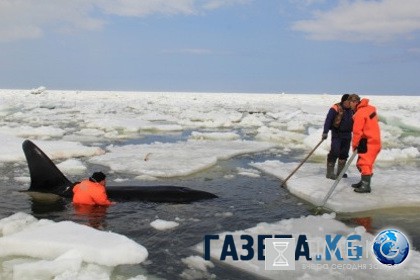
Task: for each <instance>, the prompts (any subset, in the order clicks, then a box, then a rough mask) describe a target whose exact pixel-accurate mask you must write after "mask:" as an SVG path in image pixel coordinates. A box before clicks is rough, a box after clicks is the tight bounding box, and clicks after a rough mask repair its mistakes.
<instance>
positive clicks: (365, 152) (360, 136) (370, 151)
mask: <svg viewBox="0 0 420 280" xmlns="http://www.w3.org/2000/svg"><path fill="white" fill-rule="evenodd" d="M348 101H349V102H350V106H351V108H352V110H354V111H355V113H354V116H353V120H354V125H353V141H352V147H353V150H356V149H357V154H358V156H359V157H358V159H357V163H356V166H357V168H358V169H359V171H360V173H361V180H360V182H359V183H356V184H353V185H351V186H352V187H353V188H354V191H355V192H358V193H370V191H371V189H370V181H371V178H372V175H373V164H374V162H375V160H376V157H377V156H378V154H379V152H380V151H381V147H382V144H381V132H380V128H379V120H378V114H377V113H376V108H375V107H374V106H372V105H369V99H366V98H363V99H360V97H359V96H358V95H357V94H352V95H350V96H349V99H348Z"/></svg>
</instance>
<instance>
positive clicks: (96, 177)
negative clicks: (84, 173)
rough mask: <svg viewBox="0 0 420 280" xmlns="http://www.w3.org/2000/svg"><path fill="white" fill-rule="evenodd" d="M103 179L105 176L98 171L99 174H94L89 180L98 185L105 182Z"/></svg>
mask: <svg viewBox="0 0 420 280" xmlns="http://www.w3.org/2000/svg"><path fill="white" fill-rule="evenodd" d="M105 178H106V176H105V174H104V173H102V172H100V171H99V172H94V173H93V174H92V176H91V177H90V178H89V180H91V181H93V182H97V183H99V182H101V181H103V180H105Z"/></svg>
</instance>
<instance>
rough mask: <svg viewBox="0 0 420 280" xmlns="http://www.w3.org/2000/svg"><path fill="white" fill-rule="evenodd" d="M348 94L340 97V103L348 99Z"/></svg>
mask: <svg viewBox="0 0 420 280" xmlns="http://www.w3.org/2000/svg"><path fill="white" fill-rule="evenodd" d="M349 96H350V94H347V93H346V94H343V96H341V102H344V101H346V100H347V99H348V98H349Z"/></svg>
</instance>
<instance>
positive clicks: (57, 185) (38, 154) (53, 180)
mask: <svg viewBox="0 0 420 280" xmlns="http://www.w3.org/2000/svg"><path fill="white" fill-rule="evenodd" d="M22 149H23V152H24V153H25V157H26V161H27V163H28V167H29V174H30V176H31V186H30V187H29V191H36V192H51V193H56V194H58V193H61V192H62V191H63V190H64V189H67V188H68V187H69V186H71V185H72V183H71V182H70V181H69V180H68V179H67V178H66V176H64V174H63V173H62V172H61V171H60V170H59V169H58V167H57V166H56V165H55V164H54V163H53V162H52V161H51V159H50V158H49V157H48V156H47V155H46V154H45V153H44V152H43V151H42V150H41V149H40V148H38V147H37V146H36V145H35V144H34V143H33V142H32V141H30V140H25V141H24V142H23V143H22Z"/></svg>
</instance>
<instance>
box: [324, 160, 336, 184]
mask: <svg viewBox="0 0 420 280" xmlns="http://www.w3.org/2000/svg"><path fill="white" fill-rule="evenodd" d="M334 168H335V162H327V174H326V175H325V177H327V178H328V179H332V180H335V179H337V176H336V175H335V173H334Z"/></svg>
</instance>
